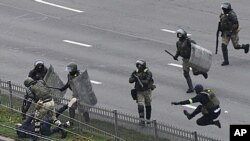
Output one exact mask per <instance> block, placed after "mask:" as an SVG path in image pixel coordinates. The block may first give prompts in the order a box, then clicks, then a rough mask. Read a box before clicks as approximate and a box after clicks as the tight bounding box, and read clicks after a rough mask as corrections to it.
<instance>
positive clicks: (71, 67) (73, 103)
mask: <svg viewBox="0 0 250 141" xmlns="http://www.w3.org/2000/svg"><path fill="white" fill-rule="evenodd" d="M66 71H68V72H69V73H68V75H67V77H68V81H67V83H66V84H65V85H64V86H63V87H62V88H60V91H65V90H66V89H67V88H69V89H70V90H72V89H71V87H70V81H72V80H73V79H74V78H75V77H77V76H79V75H80V71H79V70H78V68H77V64H76V63H74V62H71V63H69V64H68V65H67V67H66ZM77 98H78V96H77V95H76V94H75V93H73V94H72V98H71V100H70V102H69V104H68V108H69V116H70V118H72V119H74V118H75V110H76V109H77ZM83 115H84V118H85V121H86V122H89V121H90V119H89V113H88V111H85V112H84V113H83ZM72 119H71V121H70V124H71V125H73V120H72Z"/></svg>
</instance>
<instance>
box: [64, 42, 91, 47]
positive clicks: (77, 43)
mask: <svg viewBox="0 0 250 141" xmlns="http://www.w3.org/2000/svg"><path fill="white" fill-rule="evenodd" d="M63 42H66V43H70V44H75V45H79V46H84V47H92V45H88V44H84V43H80V42H75V41H70V40H63Z"/></svg>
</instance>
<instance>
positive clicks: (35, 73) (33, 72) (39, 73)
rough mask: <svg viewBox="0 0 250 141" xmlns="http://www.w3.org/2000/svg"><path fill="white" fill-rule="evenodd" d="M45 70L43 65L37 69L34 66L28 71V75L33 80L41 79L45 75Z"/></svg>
mask: <svg viewBox="0 0 250 141" xmlns="http://www.w3.org/2000/svg"><path fill="white" fill-rule="evenodd" d="M47 71H48V69H47V68H46V67H45V66H44V69H43V70H37V69H36V68H34V69H32V70H31V71H30V72H29V75H28V77H30V78H32V79H33V80H42V79H43V78H44V77H45V75H46V73H47Z"/></svg>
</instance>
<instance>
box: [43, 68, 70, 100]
mask: <svg viewBox="0 0 250 141" xmlns="http://www.w3.org/2000/svg"><path fill="white" fill-rule="evenodd" d="M44 81H45V82H46V85H47V86H48V87H51V88H50V89H51V92H52V94H53V97H54V100H55V102H56V103H61V101H60V98H62V97H64V95H65V93H66V91H63V92H61V91H60V90H58V89H56V88H62V87H63V86H64V84H63V81H62V80H61V79H60V78H59V75H58V74H57V73H56V72H55V71H54V68H53V66H52V65H50V67H49V69H48V71H47V73H46V75H45V77H44Z"/></svg>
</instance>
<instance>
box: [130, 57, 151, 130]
mask: <svg viewBox="0 0 250 141" xmlns="http://www.w3.org/2000/svg"><path fill="white" fill-rule="evenodd" d="M136 68H137V69H136V70H135V71H133V73H132V74H131V76H130V78H129V83H135V86H134V88H135V91H136V93H137V104H138V113H139V117H140V118H141V119H144V105H145V108H146V119H147V120H150V117H151V110H152V107H151V101H152V99H151V93H152V90H153V89H154V88H155V86H154V85H153V78H152V73H151V71H150V70H149V69H148V68H147V67H146V61H144V60H137V61H136ZM140 124H141V125H145V122H144V121H143V120H142V121H140Z"/></svg>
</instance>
